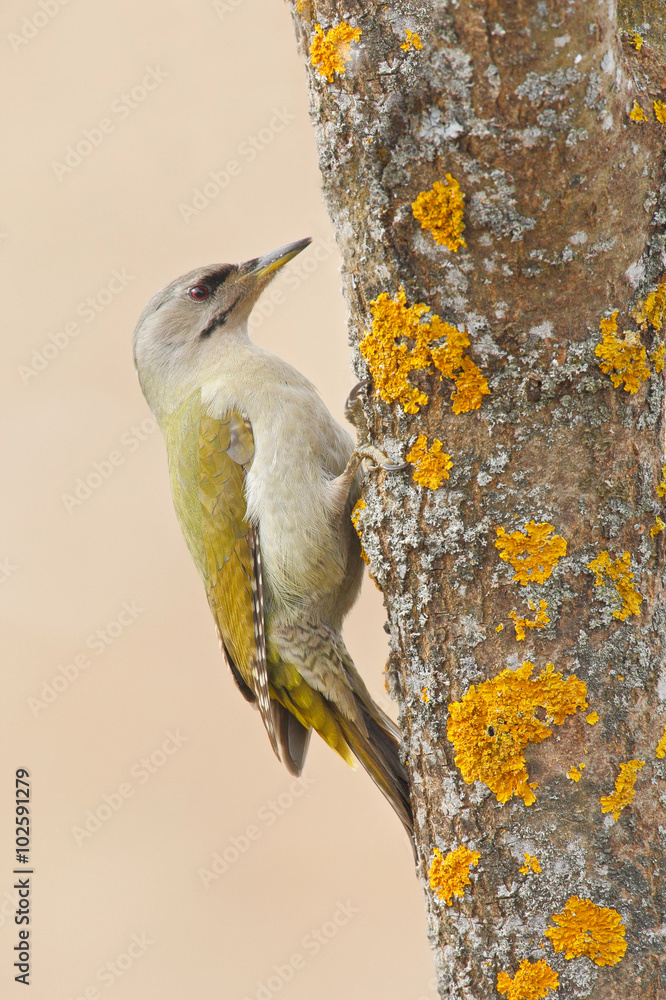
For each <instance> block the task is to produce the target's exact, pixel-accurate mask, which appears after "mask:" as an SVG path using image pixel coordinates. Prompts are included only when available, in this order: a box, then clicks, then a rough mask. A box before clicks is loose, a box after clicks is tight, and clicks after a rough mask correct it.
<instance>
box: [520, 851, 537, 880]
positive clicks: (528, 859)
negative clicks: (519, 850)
mask: <svg viewBox="0 0 666 1000" xmlns="http://www.w3.org/2000/svg"><path fill="white" fill-rule="evenodd" d="M523 857H524V858H525V864H524V865H521V866H520V868H519V869H518V871H519V872H520V873H521V875H529V873H530V872H534V874H535V875H539V874H540V873H541V865H540V864H539V859H538V858H533V857H532V855H531V854H524V855H523Z"/></svg>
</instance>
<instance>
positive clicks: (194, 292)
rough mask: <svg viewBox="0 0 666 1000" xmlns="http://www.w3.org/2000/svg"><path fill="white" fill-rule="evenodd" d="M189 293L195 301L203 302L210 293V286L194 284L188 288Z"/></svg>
mask: <svg viewBox="0 0 666 1000" xmlns="http://www.w3.org/2000/svg"><path fill="white" fill-rule="evenodd" d="M189 295H190V298H191V299H194V301H195V302H203V300H204V299H207V298H208V296H209V295H210V288H209V287H208V285H194V286H193V287H192V288H190V291H189Z"/></svg>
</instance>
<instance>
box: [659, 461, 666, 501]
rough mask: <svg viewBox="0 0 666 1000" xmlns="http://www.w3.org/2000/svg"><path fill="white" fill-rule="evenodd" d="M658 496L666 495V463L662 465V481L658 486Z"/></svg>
mask: <svg viewBox="0 0 666 1000" xmlns="http://www.w3.org/2000/svg"><path fill="white" fill-rule="evenodd" d="M657 496H658V497H664V496H666V465H662V467H661V482H660V483H659V484H658V486H657Z"/></svg>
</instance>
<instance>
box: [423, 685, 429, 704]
mask: <svg viewBox="0 0 666 1000" xmlns="http://www.w3.org/2000/svg"><path fill="white" fill-rule="evenodd" d="M421 701H430V698H429V697H428V688H427V687H423V688H421Z"/></svg>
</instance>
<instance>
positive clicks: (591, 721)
mask: <svg viewBox="0 0 666 1000" xmlns="http://www.w3.org/2000/svg"><path fill="white" fill-rule="evenodd" d="M585 721H586V722H587V724H588V726H593V725H595V723H597V722H598V721H599V716H598V714H597V712H590V714H589V715H588V717H587V718H586V720H585Z"/></svg>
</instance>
